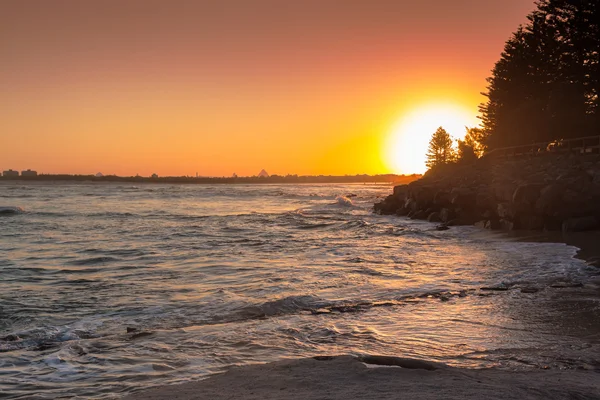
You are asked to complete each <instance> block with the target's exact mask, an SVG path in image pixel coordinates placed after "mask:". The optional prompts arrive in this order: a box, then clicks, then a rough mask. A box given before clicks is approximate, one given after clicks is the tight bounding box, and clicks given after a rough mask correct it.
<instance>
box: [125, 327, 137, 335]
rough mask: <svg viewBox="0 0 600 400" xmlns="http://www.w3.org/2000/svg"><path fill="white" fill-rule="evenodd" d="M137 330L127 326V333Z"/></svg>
mask: <svg viewBox="0 0 600 400" xmlns="http://www.w3.org/2000/svg"><path fill="white" fill-rule="evenodd" d="M137 331H138V328H134V327H132V326H128V327H127V333H133V332H137Z"/></svg>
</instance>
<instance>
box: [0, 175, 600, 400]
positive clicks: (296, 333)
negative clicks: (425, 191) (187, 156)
mask: <svg viewBox="0 0 600 400" xmlns="http://www.w3.org/2000/svg"><path fill="white" fill-rule="evenodd" d="M389 191H390V188H389V186H378V185H302V186H276V185H268V186H204V185H199V186H193V185H190V186H187V185H178V186H169V185H165V186H162V185H139V186H131V185H120V184H101V185H94V184H81V185H41V184H28V185H26V186H23V185H14V184H11V185H0V206H19V207H22V208H23V209H24V210H25V212H24V213H23V214H18V215H17V214H15V215H10V216H1V217H0V224H1V227H2V229H1V230H0V250H1V252H0V271H1V275H0V279H1V285H2V291H1V292H0V352H1V355H2V357H0V390H3V391H4V393H6V394H9V395H10V396H9V397H12V398H19V397H23V398H25V397H28V396H31V395H33V394H37V393H43V394H44V395H45V396H46V397H47V398H54V397H56V396H58V395H76V396H80V397H81V398H89V397H98V398H102V397H111V396H117V395H118V394H119V393H121V394H122V393H125V392H128V391H131V390H136V389H138V390H139V388H142V387H144V388H147V387H149V385H163V384H167V383H176V382H181V381H184V380H188V379H191V378H197V377H198V376H200V375H206V374H209V373H213V372H216V371H219V370H221V369H222V368H223V367H225V366H227V365H232V364H244V363H254V362H267V361H273V360H277V359H281V358H289V357H305V356H310V355H315V354H342V353H343V354H358V353H377V354H389V355H400V356H404V357H419V358H425V359H431V360H436V361H442V362H445V363H448V364H452V365H458V366H465V367H488V366H497V367H502V368H540V367H543V368H546V367H548V368H596V367H598V365H599V364H598V357H597V356H596V355H597V354H598V352H597V351H593V349H596V350H597V349H598V347H596V346H597V344H598V339H599V338H598V335H597V333H595V332H598V330H597V329H596V330H594V329H588V330H586V327H585V326H582V325H581V320H580V319H578V317H577V315H582V314H585V315H588V316H592V317H591V318H590V319H588V320H586V321H588V322H589V323H590V324H594V323H597V322H598V318H597V315H598V309H597V305H596V303H595V302H594V300H593V299H591V300H590V299H587V298H586V297H585V289H586V288H587V287H589V285H588V283H587V282H588V280H589V278H590V274H591V272H590V271H588V270H587V269H586V266H585V264H584V263H583V262H581V261H578V260H575V259H573V258H572V256H573V255H574V252H575V249H574V248H571V247H568V246H564V245H557V244H549V243H518V242H512V241H505V240H502V239H501V238H499V237H497V236H491V235H490V234H487V233H485V232H480V231H477V230H475V229H473V228H454V229H452V230H449V231H446V232H437V231H435V230H433V229H432V225H430V224H428V223H425V222H418V221H409V220H405V219H400V218H394V217H380V216H376V215H373V214H371V213H370V207H371V205H372V203H373V201H374V199H375V198H376V197H377V196H382V195H386V194H388V192H389ZM349 194H355V195H356V197H352V198H351V200H350V199H349V198H348V197H340V196H347V195H349ZM558 281H560V282H563V284H562V286H572V284H573V282H576V283H578V282H584V283H586V285H585V287H584V288H583V289H580V288H568V287H567V288H553V287H550V286H551V285H552V284H553V283H554V284H555V283H556V282H558ZM554 286H561V285H556V284H555V285H554ZM481 288H488V289H490V290H482V289H481ZM565 293H569V296H571V297H569V298H573V299H578V300H577V301H576V302H575V301H573V302H571V303H569V302H565V301H557V299H558V300H560V299H561V298H562V297H565ZM586 313H587V314H586ZM565 316H567V317H565ZM568 316H571V317H572V321H571V322H568V321H569V319H568ZM594 316H596V317H594ZM594 318H596V319H595V320H594ZM128 328H129V329H128Z"/></svg>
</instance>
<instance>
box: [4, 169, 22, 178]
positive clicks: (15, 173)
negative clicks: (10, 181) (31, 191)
mask: <svg viewBox="0 0 600 400" xmlns="http://www.w3.org/2000/svg"><path fill="white" fill-rule="evenodd" d="M2 176H5V177H7V178H14V177H16V176H19V171H13V170H12V169H9V170H8V171H4V172H2Z"/></svg>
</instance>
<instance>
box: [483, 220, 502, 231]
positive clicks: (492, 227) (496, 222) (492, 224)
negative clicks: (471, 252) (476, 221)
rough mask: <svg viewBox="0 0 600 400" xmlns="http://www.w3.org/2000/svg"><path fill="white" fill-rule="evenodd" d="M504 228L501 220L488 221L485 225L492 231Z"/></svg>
mask: <svg viewBox="0 0 600 400" xmlns="http://www.w3.org/2000/svg"><path fill="white" fill-rule="evenodd" d="M501 228H502V227H501V226H500V220H498V219H490V220H488V221H486V223H485V229H490V230H494V231H495V230H498V229H501Z"/></svg>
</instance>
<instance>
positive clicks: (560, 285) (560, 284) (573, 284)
mask: <svg viewBox="0 0 600 400" xmlns="http://www.w3.org/2000/svg"><path fill="white" fill-rule="evenodd" d="M550 287H551V288H554V289H568V288H579V287H583V283H581V282H555V283H553V284H552V285H550Z"/></svg>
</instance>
